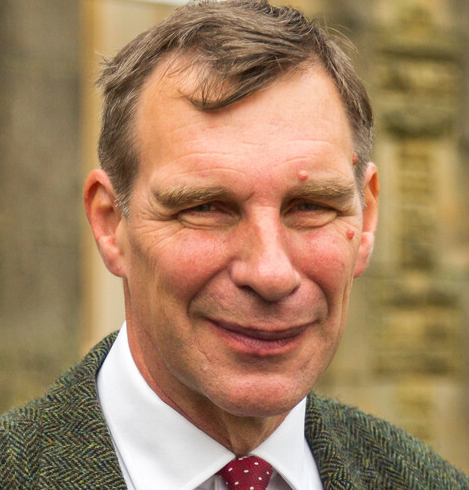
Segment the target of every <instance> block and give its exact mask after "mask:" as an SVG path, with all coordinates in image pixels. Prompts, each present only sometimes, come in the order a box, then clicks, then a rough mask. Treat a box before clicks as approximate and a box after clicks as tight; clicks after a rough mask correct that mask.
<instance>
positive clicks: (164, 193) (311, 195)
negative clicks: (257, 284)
mask: <svg viewBox="0 0 469 490" xmlns="http://www.w3.org/2000/svg"><path fill="white" fill-rule="evenodd" d="M153 195H154V197H155V199H156V200H157V201H158V203H159V204H160V205H162V206H163V207H165V208H166V209H169V210H177V209H181V208H184V207H191V206H196V205H197V204H202V203H204V202H208V201H215V200H229V199H231V198H233V193H232V192H230V191H229V189H227V188H226V187H223V186H197V187H188V186H184V185H178V186H175V187H171V188H169V189H165V190H154V191H153ZM355 195H356V187H355V181H353V182H350V183H349V182H340V181H337V180H330V181H315V182H305V183H302V184H299V185H297V186H295V187H293V188H292V189H289V190H288V192H287V193H286V195H285V196H284V198H283V199H282V200H283V201H284V202H288V201H291V200H293V199H310V200H313V201H321V202H327V203H334V204H336V205H337V206H339V207H347V206H350V205H351V204H352V202H353V199H354V197H355Z"/></svg>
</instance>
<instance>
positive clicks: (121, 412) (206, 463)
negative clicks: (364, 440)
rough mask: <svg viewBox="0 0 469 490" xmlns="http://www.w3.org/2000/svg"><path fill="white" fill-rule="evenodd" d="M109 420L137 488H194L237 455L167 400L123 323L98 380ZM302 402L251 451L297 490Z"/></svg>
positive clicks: (300, 468)
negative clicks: (150, 381)
mask: <svg viewBox="0 0 469 490" xmlns="http://www.w3.org/2000/svg"><path fill="white" fill-rule="evenodd" d="M97 385H98V394H99V398H100V402H101V406H102V409H103V413H104V417H105V419H106V423H107V425H108V427H109V430H110V432H111V436H112V439H113V442H114V445H115V447H116V451H117V454H118V457H119V461H120V463H121V465H123V466H124V468H123V469H124V474H125V475H126V476H127V477H128V478H130V480H131V482H132V484H133V486H134V488H135V489H137V490H146V489H150V488H151V489H154V488H170V489H175V490H190V489H191V490H192V489H194V488H196V487H197V486H199V485H200V484H201V483H203V482H204V481H205V480H207V479H208V478H210V477H211V476H212V475H213V474H215V473H216V472H217V471H218V470H220V469H221V468H222V467H223V466H225V464H227V463H228V462H229V461H231V460H232V459H233V458H234V457H235V455H234V454H233V453H232V452H231V451H229V450H228V449H226V448H225V447H224V446H222V445H221V444H219V443H218V442H217V441H215V440H214V439H212V438H211V437H210V436H208V435H207V434H205V433H204V432H203V431H202V430H200V429H198V428H197V427H196V426H194V425H193V424H192V423H191V422H189V421H188V420H187V419H185V418H184V417H183V416H182V415H180V414H179V413H178V412H176V411H175V410H174V409H172V408H171V407H170V406H169V405H167V404H166V403H164V402H163V401H162V400H161V399H160V398H159V397H158V395H157V394H156V393H155V392H154V391H153V390H152V389H151V388H150V387H149V386H148V385H147V383H146V382H145V380H144V378H143V377H142V375H141V374H140V372H139V370H138V368H137V366H136V365H135V362H134V360H133V358H132V355H131V352H130V348H129V344H128V340H127V332H126V325H125V323H124V326H123V327H122V329H121V331H120V332H119V335H118V336H117V339H116V341H115V343H114V345H113V347H112V348H111V350H110V352H109V354H108V356H107V357H106V360H105V362H104V364H103V365H102V367H101V369H100V371H99V373H98V379H97ZM305 404H306V401H305V400H303V401H302V402H300V404H298V405H297V406H296V407H295V408H294V409H293V410H292V411H291V412H290V413H289V414H288V416H287V417H286V418H285V420H284V421H283V422H282V424H281V425H280V426H279V427H278V428H277V429H276V430H275V431H274V433H273V434H271V436H270V437H269V438H268V439H266V440H265V441H264V442H263V443H262V444H260V445H259V446H258V447H257V448H256V449H254V450H253V451H252V453H251V454H252V455H255V456H259V457H261V458H263V459H265V460H266V461H268V462H269V463H270V464H271V465H272V466H273V467H274V469H275V470H276V471H277V472H279V473H280V474H281V475H282V477H283V478H284V479H285V480H286V481H287V482H288V483H289V484H290V486H291V487H292V488H293V489H294V490H300V489H302V488H306V487H305V486H304V485H303V483H304V476H303V475H304V474H305V469H304V462H305V456H306V457H308V454H309V457H310V458H312V457H311V453H309V451H307V452H305V439H304V417H305Z"/></svg>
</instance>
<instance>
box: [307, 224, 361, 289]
mask: <svg viewBox="0 0 469 490" xmlns="http://www.w3.org/2000/svg"><path fill="white" fill-rule="evenodd" d="M301 250H302V254H301V258H300V261H301V265H300V267H301V270H302V272H303V274H305V275H306V276H307V277H308V278H310V279H312V280H314V282H316V283H317V284H319V285H320V286H321V287H322V289H323V290H324V291H325V292H326V293H327V292H333V291H336V290H338V289H340V290H343V288H344V286H345V285H346V284H348V283H349V281H350V280H351V278H352V274H353V269H354V264H355V257H356V250H355V248H354V247H353V245H352V244H351V243H350V241H349V240H346V239H344V238H341V237H340V236H337V235H333V234H331V233H329V232H327V231H326V230H318V231H316V232H315V233H314V234H312V235H309V236H308V237H305V242H304V244H303V247H302V248H301Z"/></svg>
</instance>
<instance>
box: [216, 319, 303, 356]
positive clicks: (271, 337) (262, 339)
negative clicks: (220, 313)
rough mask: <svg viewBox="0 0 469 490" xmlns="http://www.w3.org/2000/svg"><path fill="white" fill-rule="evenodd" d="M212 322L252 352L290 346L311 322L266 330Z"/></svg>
mask: <svg viewBox="0 0 469 490" xmlns="http://www.w3.org/2000/svg"><path fill="white" fill-rule="evenodd" d="M211 323H212V324H213V325H215V326H216V327H217V329H218V330H219V331H220V332H221V333H222V334H223V336H224V337H226V338H227V339H228V340H229V341H233V342H234V344H235V345H236V346H237V347H238V346H241V347H242V350H247V351H249V352H250V353H256V354H263V353H265V354H267V353H274V352H276V351H279V349H280V350H281V349H282V348H285V347H289V346H291V345H293V344H294V343H295V341H296V340H297V339H298V338H299V337H300V336H301V335H302V334H303V333H304V332H305V331H306V329H307V328H308V327H310V326H311V323H308V324H303V325H298V326H294V327H288V328H277V329H269V330H266V329H264V328H255V327H243V326H241V325H238V324H236V323H230V322H225V321H218V320H211Z"/></svg>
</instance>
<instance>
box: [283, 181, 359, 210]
mask: <svg viewBox="0 0 469 490" xmlns="http://www.w3.org/2000/svg"><path fill="white" fill-rule="evenodd" d="M356 193H357V189H356V185H355V181H352V182H341V181H338V180H335V179H334V180H327V181H324V180H317V181H314V182H305V183H303V184H299V185H297V186H295V187H293V188H292V189H290V190H289V191H288V192H287V194H286V196H285V201H290V200H293V199H311V200H314V201H321V202H326V203H334V204H335V205H337V206H339V207H348V206H350V205H351V204H352V203H353V200H354V198H355V195H356Z"/></svg>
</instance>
